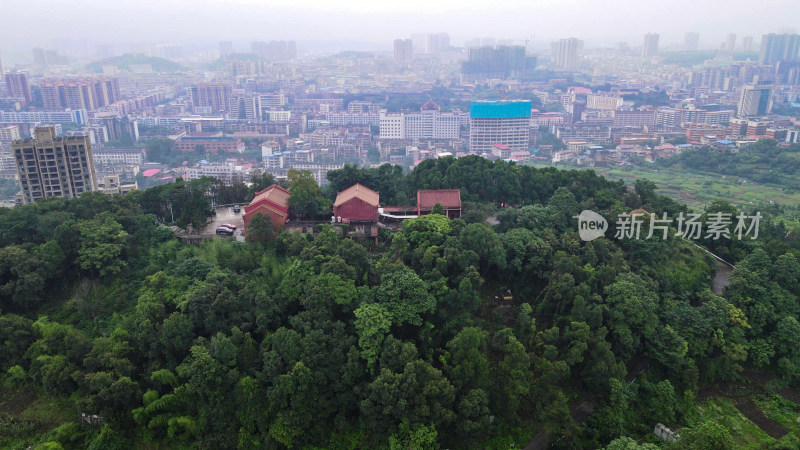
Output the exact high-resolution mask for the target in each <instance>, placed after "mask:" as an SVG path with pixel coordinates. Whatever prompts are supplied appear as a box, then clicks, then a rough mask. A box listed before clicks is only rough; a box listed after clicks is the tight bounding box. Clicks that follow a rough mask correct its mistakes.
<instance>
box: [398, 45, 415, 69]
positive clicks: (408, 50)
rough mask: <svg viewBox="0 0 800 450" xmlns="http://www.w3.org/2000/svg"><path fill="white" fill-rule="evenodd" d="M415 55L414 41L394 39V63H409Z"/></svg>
mask: <svg viewBox="0 0 800 450" xmlns="http://www.w3.org/2000/svg"><path fill="white" fill-rule="evenodd" d="M413 57H414V41H412V40H411V39H395V40H394V63H395V64H409V63H411V60H412V59H413Z"/></svg>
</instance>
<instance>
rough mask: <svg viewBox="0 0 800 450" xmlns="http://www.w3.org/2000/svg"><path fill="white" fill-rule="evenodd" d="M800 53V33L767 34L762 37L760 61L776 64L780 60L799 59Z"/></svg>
mask: <svg viewBox="0 0 800 450" xmlns="http://www.w3.org/2000/svg"><path fill="white" fill-rule="evenodd" d="M799 53H800V35H797V34H774V33H770V34H765V35H764V37H762V38H761V53H760V54H759V55H758V62H760V63H762V64H775V63H776V62H778V61H789V62H790V61H797V60H798V58H799V57H798V54H799Z"/></svg>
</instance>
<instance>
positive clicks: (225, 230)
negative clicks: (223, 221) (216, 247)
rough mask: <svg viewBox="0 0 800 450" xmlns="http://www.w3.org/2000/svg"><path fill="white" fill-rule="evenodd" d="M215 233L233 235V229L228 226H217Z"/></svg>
mask: <svg viewBox="0 0 800 450" xmlns="http://www.w3.org/2000/svg"><path fill="white" fill-rule="evenodd" d="M217 234H224V235H226V236H233V230H231V229H230V228H228V227H217Z"/></svg>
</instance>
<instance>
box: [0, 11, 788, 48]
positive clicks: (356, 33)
mask: <svg viewBox="0 0 800 450" xmlns="http://www.w3.org/2000/svg"><path fill="white" fill-rule="evenodd" d="M3 3H4V6H3V8H2V9H1V10H0V56H3V57H4V60H8V59H9V58H10V59H11V60H13V59H24V58H30V48H31V47H34V46H41V47H58V46H65V45H70V44H69V43H73V42H78V43H80V45H84V46H90V48H94V46H96V45H111V46H114V48H115V50H117V51H118V52H120V51H125V49H126V48H127V45H128V44H131V43H158V42H163V43H177V44H184V45H193V46H195V47H199V46H206V45H207V46H208V47H209V49H211V48H216V42H217V41H220V40H230V41H233V42H234V44H235V48H236V50H237V51H247V49H248V48H249V42H250V41H252V40H281V39H294V40H297V41H298V47H299V50H300V51H301V52H302V51H303V50H307V49H304V45H305V47H310V46H314V45H320V43H326V42H327V43H332V42H337V43H339V44H338V45H341V46H348V45H349V46H352V47H353V49H365V50H379V49H385V50H389V49H390V48H391V43H392V40H394V39H396V38H408V37H410V35H411V34H412V33H427V32H447V33H449V34H450V36H451V42H452V43H453V44H454V45H463V43H464V42H465V41H466V40H467V39H471V38H475V37H494V38H497V39H514V40H517V41H518V42H519V43H522V42H523V40H525V39H528V40H532V42H533V46H535V47H540V48H545V47H546V45H547V44H548V43H549V42H550V41H551V40H554V39H558V38H565V37H577V38H580V39H583V40H584V41H586V45H587V47H592V46H612V45H614V44H616V43H617V42H620V41H626V42H628V43H630V44H631V45H632V46H634V47H635V46H640V45H641V42H642V40H643V35H644V34H645V33H648V32H656V33H659V34H661V45H662V46H668V45H670V44H672V43H674V44H677V43H679V42H681V41H682V39H683V35H684V33H686V32H690V31H693V32H698V33H700V45H701V47H709V48H717V47H719V43H721V42H722V41H723V40H724V39H725V36H726V35H727V34H728V33H736V34H737V35H738V36H739V42H741V37H742V36H747V35H750V36H754V37H755V40H756V42H758V41H759V40H760V37H761V36H762V35H763V34H766V33H771V32H780V31H789V30H792V29H796V28H797V27H798V25H797V24H798V23H800V8H798V6H799V5H798V0H759V1H755V2H754V1H752V0H746V1H745V0H490V1H474V0H461V1H451V0H444V1H441V0H440V1H436V0H400V1H391V0H389V1H386V0H338V1H336V0H327V1H320V0H225V1H219V0H158V1H156V0H70V1H66V0H3ZM303 43H305V44H303ZM21 62H24V61H21Z"/></svg>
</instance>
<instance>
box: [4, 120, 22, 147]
mask: <svg viewBox="0 0 800 450" xmlns="http://www.w3.org/2000/svg"><path fill="white" fill-rule="evenodd" d="M19 139H21V136H20V135H19V127H18V126H17V125H7V126H4V127H0V145H6V144H10V143H11V142H13V141H16V140H19Z"/></svg>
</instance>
